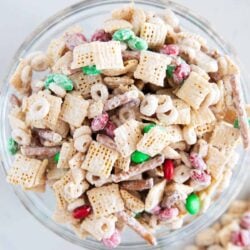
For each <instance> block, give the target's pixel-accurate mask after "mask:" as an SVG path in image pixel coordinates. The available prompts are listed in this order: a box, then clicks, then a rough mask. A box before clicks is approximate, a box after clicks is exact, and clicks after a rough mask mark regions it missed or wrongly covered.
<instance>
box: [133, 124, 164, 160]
mask: <svg viewBox="0 0 250 250" xmlns="http://www.w3.org/2000/svg"><path fill="white" fill-rule="evenodd" d="M167 145H168V134H167V133H166V130H165V128H164V127H160V126H155V127H154V128H152V129H150V131H149V132H148V133H145V134H144V135H143V137H142V139H141V140H140V141H139V143H138V144H137V150H138V151H140V152H143V153H145V154H148V155H150V156H151V157H153V156H155V155H157V154H159V152H161V151H162V150H163V149H164V148H165V147H166V146H167Z"/></svg>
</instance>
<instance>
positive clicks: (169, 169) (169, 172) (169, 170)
mask: <svg viewBox="0 0 250 250" xmlns="http://www.w3.org/2000/svg"><path fill="white" fill-rule="evenodd" d="M163 172H164V178H165V179H166V180H168V181H171V180H172V179H173V177H174V163H173V161H171V160H165V162H164V165H163Z"/></svg>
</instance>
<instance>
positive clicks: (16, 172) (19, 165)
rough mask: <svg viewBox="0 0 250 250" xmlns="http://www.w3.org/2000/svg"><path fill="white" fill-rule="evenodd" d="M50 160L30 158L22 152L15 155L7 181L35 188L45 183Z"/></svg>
mask: <svg viewBox="0 0 250 250" xmlns="http://www.w3.org/2000/svg"><path fill="white" fill-rule="evenodd" d="M47 165H48V160H43V161H40V160H37V159H32V158H28V157H26V156H23V155H21V154H17V155H16V156H15V160H14V163H13V165H12V168H11V169H10V171H9V173H8V175H7V181H8V182H9V183H10V184H13V185H20V186H22V187H23V188H33V187H36V186H39V185H41V184H43V183H44V175H45V170H46V167H47Z"/></svg>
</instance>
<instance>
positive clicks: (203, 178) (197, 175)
mask: <svg viewBox="0 0 250 250" xmlns="http://www.w3.org/2000/svg"><path fill="white" fill-rule="evenodd" d="M191 179H192V180H194V181H197V182H199V183H202V184H209V183H211V175H209V174H208V173H207V172H206V171H203V170H199V169H195V170H192V171H191Z"/></svg>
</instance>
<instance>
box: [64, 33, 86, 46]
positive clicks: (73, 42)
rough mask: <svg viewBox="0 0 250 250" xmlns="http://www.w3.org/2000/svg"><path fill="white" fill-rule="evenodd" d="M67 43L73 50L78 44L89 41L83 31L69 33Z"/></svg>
mask: <svg viewBox="0 0 250 250" xmlns="http://www.w3.org/2000/svg"><path fill="white" fill-rule="evenodd" d="M65 43H66V47H67V48H68V49H69V50H73V49H74V48H75V47H77V46H78V45H80V44H84V43H87V38H86V37H85V36H84V35H83V34H82V33H74V34H70V35H67V37H66V41H65Z"/></svg>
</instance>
